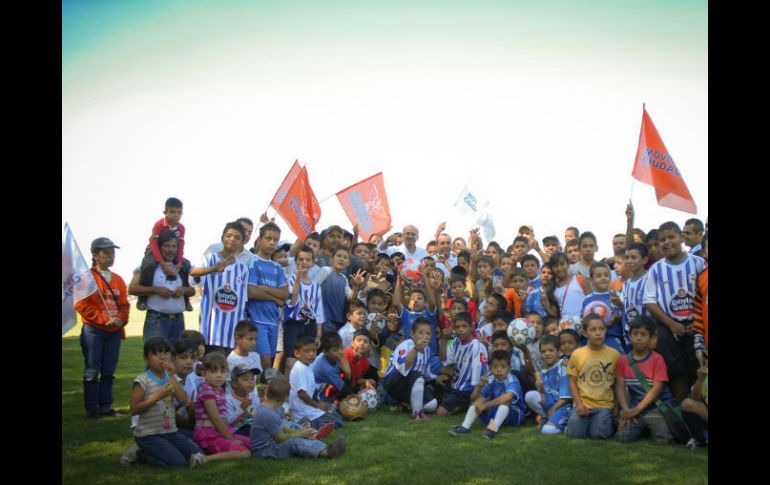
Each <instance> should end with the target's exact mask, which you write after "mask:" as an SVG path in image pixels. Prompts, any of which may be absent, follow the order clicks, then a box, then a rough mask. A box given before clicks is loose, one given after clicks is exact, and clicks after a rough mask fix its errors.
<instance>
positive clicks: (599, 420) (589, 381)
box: [566, 313, 620, 439]
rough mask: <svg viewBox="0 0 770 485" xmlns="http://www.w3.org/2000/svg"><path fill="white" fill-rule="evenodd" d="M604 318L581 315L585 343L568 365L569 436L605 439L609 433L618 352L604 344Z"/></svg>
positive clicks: (611, 422)
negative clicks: (570, 406)
mask: <svg viewBox="0 0 770 485" xmlns="http://www.w3.org/2000/svg"><path fill="white" fill-rule="evenodd" d="M606 333H607V327H606V326H605V325H604V319H603V318H602V317H601V316H599V315H597V314H595V313H592V314H590V315H588V316H587V317H585V318H583V335H585V337H586V338H587V339H588V345H587V346H585V347H580V348H579V349H577V350H575V351H574V352H573V353H572V357H570V359H569V364H568V365H567V374H569V376H570V378H569V388H570V393H571V394H572V400H573V402H574V406H575V409H574V411H573V412H572V415H571V416H570V418H569V421H568V422H567V430H566V434H567V436H569V437H570V438H589V437H590V438H591V439H607V438H609V437H610V436H612V432H613V429H612V428H613V419H612V413H613V410H614V408H615V397H614V395H613V392H612V389H613V388H612V385H613V382H614V380H615V363H616V361H617V360H618V357H619V356H620V354H618V351H617V350H615V349H613V348H612V347H609V346H607V345H605V344H604V337H605V334H606Z"/></svg>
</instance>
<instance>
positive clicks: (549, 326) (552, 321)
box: [543, 316, 559, 338]
mask: <svg viewBox="0 0 770 485" xmlns="http://www.w3.org/2000/svg"><path fill="white" fill-rule="evenodd" d="M543 335H550V336H552V337H556V338H559V320H557V319H556V318H554V317H551V316H548V317H545V318H543Z"/></svg>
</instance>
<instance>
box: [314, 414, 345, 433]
mask: <svg viewBox="0 0 770 485" xmlns="http://www.w3.org/2000/svg"><path fill="white" fill-rule="evenodd" d="M326 423H332V424H334V428H335V429H337V428H341V427H342V426H344V425H343V424H342V415H340V414H339V413H337V412H333V413H323V414H322V415H320V416H318V417H317V418H315V419H314V420H312V421H310V425H311V426H312V427H313V429H318V428H320V427H321V426H323V425H324V424H326Z"/></svg>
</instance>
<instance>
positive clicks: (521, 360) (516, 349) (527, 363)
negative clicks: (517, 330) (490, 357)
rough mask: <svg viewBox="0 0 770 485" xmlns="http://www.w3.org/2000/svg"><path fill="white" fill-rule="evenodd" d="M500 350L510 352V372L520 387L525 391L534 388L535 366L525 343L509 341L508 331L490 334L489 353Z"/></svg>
mask: <svg viewBox="0 0 770 485" xmlns="http://www.w3.org/2000/svg"><path fill="white" fill-rule="evenodd" d="M496 350H502V351H505V352H507V353H509V354H511V372H513V374H514V375H515V376H516V377H517V378H518V379H519V383H520V384H521V387H522V388H523V389H524V390H525V391H527V390H531V389H534V388H535V379H534V375H535V368H534V367H533V366H532V359H531V358H530V356H529V350H528V349H527V347H526V346H525V345H518V344H514V343H513V342H511V339H510V338H508V332H504V331H500V332H495V333H493V334H492V349H491V351H490V353H492V352H494V351H496Z"/></svg>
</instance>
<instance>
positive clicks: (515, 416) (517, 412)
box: [479, 405, 525, 426]
mask: <svg viewBox="0 0 770 485" xmlns="http://www.w3.org/2000/svg"><path fill="white" fill-rule="evenodd" d="M495 414H497V406H492V407H491V408H487V410H486V411H484V412H483V413H481V414H479V421H481V422H482V423H484V424H487V423H489V420H490V419H494V417H495ZM524 418H525V415H524V413H523V412H522V411H521V409H519V407H518V406H515V405H514V406H511V405H508V416H506V418H505V421H503V424H502V426H520V425H522V424H523V423H524Z"/></svg>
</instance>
